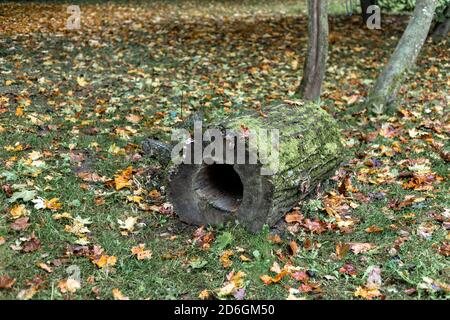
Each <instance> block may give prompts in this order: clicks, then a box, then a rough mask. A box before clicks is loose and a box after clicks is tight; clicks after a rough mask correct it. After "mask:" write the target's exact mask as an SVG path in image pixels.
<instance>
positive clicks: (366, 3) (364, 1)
mask: <svg viewBox="0 0 450 320" xmlns="http://www.w3.org/2000/svg"><path fill="white" fill-rule="evenodd" d="M360 4H361V15H362V19H363V22H364V25H367V20H368V19H369V18H370V14H369V13H367V9H368V8H369V7H370V6H373V5H376V4H377V0H361V1H360Z"/></svg>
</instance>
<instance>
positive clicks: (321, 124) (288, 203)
mask: <svg viewBox="0 0 450 320" xmlns="http://www.w3.org/2000/svg"><path fill="white" fill-rule="evenodd" d="M208 127H209V128H220V130H219V132H220V135H219V138H218V141H221V143H223V146H224V149H227V151H230V154H233V155H234V158H233V159H231V161H230V159H229V158H226V159H224V158H225V156H223V155H219V156H218V155H216V154H215V155H214V163H211V162H210V164H206V163H205V161H204V162H202V163H201V164H186V163H181V164H176V163H174V162H172V164H171V165H170V166H169V169H168V177H169V178H168V188H167V191H168V196H169V200H170V201H171V203H172V204H173V206H174V209H175V212H176V213H177V214H178V216H179V217H180V219H181V220H183V221H185V222H188V223H192V224H197V225H208V224H211V225H216V224H222V223H226V222H227V221H235V220H238V221H239V222H240V223H241V224H242V225H244V226H245V227H246V229H248V230H249V231H251V232H257V231H259V230H260V229H261V228H262V227H263V225H264V224H268V225H270V226H271V225H273V224H275V223H276V222H277V221H278V220H279V219H280V218H281V217H282V216H283V215H284V214H285V213H286V212H288V211H289V210H290V209H292V208H293V207H295V206H297V205H298V202H299V201H300V200H302V199H304V198H305V197H306V196H307V195H308V194H310V193H311V192H312V191H314V190H316V187H317V186H318V185H319V184H320V182H321V181H324V180H325V179H326V178H328V177H329V176H330V175H331V174H332V173H333V172H334V170H335V169H336V167H337V166H338V164H339V163H340V161H341V156H342V145H341V142H340V135H339V130H338V129H337V126H336V123H335V121H334V119H332V118H331V117H330V116H329V115H328V114H327V113H326V112H325V111H323V110H322V109H321V108H319V107H318V106H317V105H316V104H312V103H310V104H307V105H304V106H299V105H292V104H291V105H286V104H282V105H279V106H274V107H272V108H270V109H269V110H268V111H267V113H266V115H265V116H261V114H258V113H256V112H254V111H248V112H245V113H243V114H241V115H232V116H230V117H229V118H228V119H226V120H224V121H221V122H219V123H214V124H210V125H209V126H208ZM260 129H265V130H269V132H270V130H274V129H275V130H279V140H278V141H279V143H278V144H277V145H276V146H275V150H279V154H278V157H275V156H274V155H273V154H270V155H269V152H270V150H269V149H271V147H272V145H270V146H268V145H267V144H264V143H263V144H262V147H263V149H259V150H263V151H264V152H261V151H259V152H258V153H257V154H255V157H256V160H257V161H255V162H253V164H251V162H250V159H251V156H250V154H251V150H252V149H251V146H250V145H251V144H250V143H248V142H242V140H241V139H242V137H246V136H247V137H248V135H249V134H250V133H257V132H258V131H259V130H260ZM230 130H231V131H232V132H234V133H235V134H236V135H237V138H236V139H237V140H233V143H230V141H231V140H230V139H229V137H230V136H232V135H230ZM272 132H273V131H272ZM238 141H241V143H243V144H244V146H245V148H244V151H245V152H244V153H245V160H246V161H245V163H242V162H239V163H238V161H236V160H237V156H236V155H237V153H238V151H237V150H238V145H239V144H238V143H237V142H238ZM195 143H196V141H195V140H194V142H193V143H192V144H191V147H192V148H191V153H192V150H194V149H195V146H194V145H195ZM208 143H209V142H208ZM241 146H242V145H241ZM201 148H202V149H203V151H205V150H206V148H207V144H205V142H203V143H202V146H201ZM273 150H274V149H271V152H273ZM187 153H189V151H188V152H187ZM225 153H226V152H225ZM263 154H267V156H268V157H265V158H264V156H263ZM203 159H205V155H204V157H203ZM264 159H265V160H264ZM267 160H268V161H267ZM262 168H266V169H267V168H270V170H272V173H273V174H271V175H270V174H267V173H266V175H264V174H262V171H261V169H262Z"/></svg>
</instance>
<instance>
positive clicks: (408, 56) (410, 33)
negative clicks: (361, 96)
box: [365, 0, 437, 109]
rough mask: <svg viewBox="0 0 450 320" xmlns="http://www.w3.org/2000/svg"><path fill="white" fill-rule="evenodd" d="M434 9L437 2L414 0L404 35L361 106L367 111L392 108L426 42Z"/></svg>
mask: <svg viewBox="0 0 450 320" xmlns="http://www.w3.org/2000/svg"><path fill="white" fill-rule="evenodd" d="M436 5H437V0H417V2H416V7H415V9H414V13H413V15H412V17H411V19H410V21H409V24H408V26H407V28H406V30H405V32H404V33H403V35H402V37H401V39H400V41H399V43H398V45H397V47H396V48H395V51H394V53H393V54H392V56H391V58H390V60H389V62H388V64H387V65H386V66H385V68H384V69H383V71H382V72H381V74H380V75H379V77H378V79H377V82H376V84H375V87H374V88H373V89H372V91H371V92H370V94H369V97H368V99H367V101H366V103H365V104H366V107H367V108H368V109H369V108H372V107H376V108H380V107H381V108H383V107H389V106H391V105H392V102H393V101H394V100H395V98H396V96H397V93H398V90H399V89H400V86H401V85H402V82H403V80H404V77H405V75H406V71H407V70H408V69H409V68H410V67H411V66H413V65H414V64H415V62H416V59H417V56H418V55H419V52H420V49H421V48H422V46H423V44H424V42H425V40H426V39H427V35H428V32H429V30H430V26H431V22H432V21H433V16H434V12H435V10H436Z"/></svg>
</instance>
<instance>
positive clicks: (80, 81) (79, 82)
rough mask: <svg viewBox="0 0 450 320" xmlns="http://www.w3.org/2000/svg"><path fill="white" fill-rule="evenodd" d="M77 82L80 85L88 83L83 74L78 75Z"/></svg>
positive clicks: (83, 85)
mask: <svg viewBox="0 0 450 320" xmlns="http://www.w3.org/2000/svg"><path fill="white" fill-rule="evenodd" d="M77 83H78V85H79V86H80V87H85V86H86V85H87V84H88V82H87V81H86V79H84V77H83V76H81V77H77Z"/></svg>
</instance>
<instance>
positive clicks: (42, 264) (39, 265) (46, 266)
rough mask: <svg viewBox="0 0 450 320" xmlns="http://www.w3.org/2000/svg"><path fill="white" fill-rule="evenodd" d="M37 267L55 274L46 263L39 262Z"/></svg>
mask: <svg viewBox="0 0 450 320" xmlns="http://www.w3.org/2000/svg"><path fill="white" fill-rule="evenodd" d="M37 266H38V267H39V268H41V269H42V270H45V271H47V272H48V273H52V272H53V269H52V268H51V267H49V266H48V265H47V264H46V263H44V262H39V263H38V264H37Z"/></svg>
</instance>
